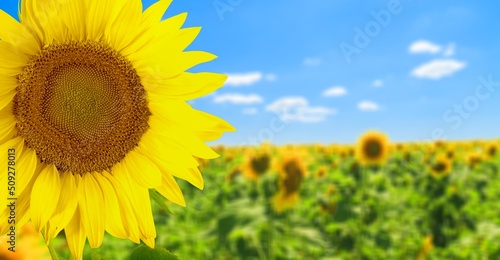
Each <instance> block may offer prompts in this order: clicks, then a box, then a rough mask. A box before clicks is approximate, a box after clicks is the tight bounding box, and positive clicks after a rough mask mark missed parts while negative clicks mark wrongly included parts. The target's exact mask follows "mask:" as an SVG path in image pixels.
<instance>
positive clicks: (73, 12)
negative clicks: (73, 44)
mask: <svg viewBox="0 0 500 260" xmlns="http://www.w3.org/2000/svg"><path fill="white" fill-rule="evenodd" d="M86 15H87V1H71V3H69V2H67V4H66V6H65V7H64V8H61V10H60V16H61V21H62V22H63V23H64V24H65V25H66V27H67V28H68V33H69V36H71V37H72V40H75V41H83V40H84V39H85V38H86V30H85V26H84V25H85V24H86V22H85V21H86V19H87V18H86Z"/></svg>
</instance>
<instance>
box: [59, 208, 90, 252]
mask: <svg viewBox="0 0 500 260" xmlns="http://www.w3.org/2000/svg"><path fill="white" fill-rule="evenodd" d="M64 233H65V234H66V241H67V242H68V247H69V250H70V252H71V255H72V256H73V259H82V256H83V248H84V247H85V239H86V237H85V229H84V227H83V224H82V219H81V216H80V211H79V210H76V211H75V214H74V215H73V218H72V219H71V221H70V222H69V223H68V225H67V226H66V228H64Z"/></svg>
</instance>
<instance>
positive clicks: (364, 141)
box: [356, 131, 389, 165]
mask: <svg viewBox="0 0 500 260" xmlns="http://www.w3.org/2000/svg"><path fill="white" fill-rule="evenodd" d="M388 153H389V139H388V138H387V136H386V135H385V134H384V133H381V132H375V131H368V132H366V133H365V134H363V135H362V136H361V137H360V138H359V141H358V143H357V146H356V159H357V160H358V161H359V162H360V163H361V164H364V165H379V164H382V163H384V162H385V161H386V160H387V156H388Z"/></svg>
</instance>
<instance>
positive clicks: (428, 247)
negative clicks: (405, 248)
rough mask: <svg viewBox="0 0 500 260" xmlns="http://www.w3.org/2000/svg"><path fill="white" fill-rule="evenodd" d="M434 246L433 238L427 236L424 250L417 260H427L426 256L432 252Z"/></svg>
mask: <svg viewBox="0 0 500 260" xmlns="http://www.w3.org/2000/svg"><path fill="white" fill-rule="evenodd" d="M433 247H434V244H433V243H432V236H426V237H425V239H424V244H423V246H422V249H421V250H420V252H419V253H418V255H417V259H419V260H420V259H425V256H426V255H427V254H428V253H429V252H430V251H431V250H432V248H433Z"/></svg>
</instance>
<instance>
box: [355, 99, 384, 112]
mask: <svg viewBox="0 0 500 260" xmlns="http://www.w3.org/2000/svg"><path fill="white" fill-rule="evenodd" d="M358 109H359V110H361V111H377V110H379V109H380V106H379V105H378V104H377V103H375V102H373V101H368V100H364V101H361V102H359V103H358Z"/></svg>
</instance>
